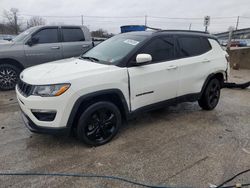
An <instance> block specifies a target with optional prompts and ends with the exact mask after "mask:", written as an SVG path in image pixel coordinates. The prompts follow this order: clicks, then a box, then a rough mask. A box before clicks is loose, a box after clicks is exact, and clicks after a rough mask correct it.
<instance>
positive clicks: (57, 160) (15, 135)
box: [0, 70, 250, 188]
mask: <svg viewBox="0 0 250 188" xmlns="http://www.w3.org/2000/svg"><path fill="white" fill-rule="evenodd" d="M231 80H233V81H238V82H243V81H249V80H250V71H249V70H240V71H232V76H231ZM248 168H250V89H249V88H248V89H246V90H240V89H223V90H222V95H221V100H220V103H219V104H218V106H217V108H216V109H215V110H213V111H203V110H201V109H200V107H199V106H198V104H197V103H183V104H179V105H177V106H173V107H168V108H165V109H161V110H157V111H153V112H150V113H146V114H143V115H141V116H139V117H138V118H136V119H134V120H132V121H129V122H128V123H126V124H125V125H124V126H123V128H122V130H121V131H120V133H119V134H118V136H117V137H116V138H115V139H114V140H113V141H112V142H110V143H108V144H106V145H104V146H101V147H97V148H90V147H86V146H85V145H84V144H82V143H80V142H78V141H77V140H76V139H75V138H73V137H58V136H49V135H39V134H33V133H31V132H29V130H27V129H26V127H25V126H24V124H23V122H22V120H21V117H20V111H19V108H18V105H17V103H16V99H15V93H14V92H13V91H11V92H1V93H0V171H1V172H66V173H93V174H99V175H114V176H121V177H125V178H129V179H131V180H136V181H139V182H143V183H148V184H155V185H169V186H178V187H180V186H182V187H204V188H205V187H208V186H209V184H210V183H211V184H219V183H221V182H223V181H224V180H226V179H228V178H230V177H231V176H232V175H234V174H235V173H237V172H239V171H242V170H245V169H248ZM249 177H250V173H248V174H245V175H243V176H241V177H239V178H238V179H236V181H233V182H232V183H236V182H242V183H243V182H245V183H246V182H249V183H250V178H249ZM0 187H85V188H87V187H95V188H106V187H136V186H134V185H131V184H128V183H123V182H119V181H111V180H102V179H95V178H92V179H85V178H74V177H38V176H35V177H34V176H32V177H27V176H26V177H24V176H17V177H11V176H4V177H3V176H0Z"/></svg>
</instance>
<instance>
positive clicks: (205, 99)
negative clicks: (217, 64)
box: [198, 78, 221, 110]
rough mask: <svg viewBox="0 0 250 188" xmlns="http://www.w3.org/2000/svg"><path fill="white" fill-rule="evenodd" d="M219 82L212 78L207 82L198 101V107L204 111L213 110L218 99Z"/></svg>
mask: <svg viewBox="0 0 250 188" xmlns="http://www.w3.org/2000/svg"><path fill="white" fill-rule="evenodd" d="M220 89H221V86H220V82H219V80H218V79H216V78H214V79H212V80H210V81H209V83H208V85H207V87H206V88H205V90H204V92H203V94H202V96H201V98H200V99H199V100H198V103H199V105H200V107H201V108H202V109H204V110H213V109H214V108H215V107H216V106H217V104H218V102H219V99H220Z"/></svg>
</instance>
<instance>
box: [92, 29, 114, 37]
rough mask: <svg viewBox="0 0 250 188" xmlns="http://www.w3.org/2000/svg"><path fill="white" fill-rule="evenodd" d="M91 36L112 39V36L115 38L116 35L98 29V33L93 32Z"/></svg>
mask: <svg viewBox="0 0 250 188" xmlns="http://www.w3.org/2000/svg"><path fill="white" fill-rule="evenodd" d="M91 36H92V37H103V38H110V37H112V36H114V34H112V33H108V32H107V31H106V30H104V29H98V30H96V31H92V32H91Z"/></svg>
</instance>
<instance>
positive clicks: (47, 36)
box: [33, 28, 58, 44]
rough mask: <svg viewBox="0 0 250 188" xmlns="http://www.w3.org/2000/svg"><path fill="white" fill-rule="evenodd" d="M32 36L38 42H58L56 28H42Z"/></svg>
mask: <svg viewBox="0 0 250 188" xmlns="http://www.w3.org/2000/svg"><path fill="white" fill-rule="evenodd" d="M33 38H36V39H37V40H38V42H37V43H38V44H43V43H56V42H58V33H57V28H49V29H43V30H41V31H39V32H38V33H36V34H35V35H34V36H33Z"/></svg>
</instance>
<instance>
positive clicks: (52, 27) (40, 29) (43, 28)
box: [26, 26, 61, 45]
mask: <svg viewBox="0 0 250 188" xmlns="http://www.w3.org/2000/svg"><path fill="white" fill-rule="evenodd" d="M45 29H57V39H58V42H56V43H60V42H61V41H60V32H59V27H58V26H46V27H41V28H39V29H38V30H37V31H35V32H34V33H32V34H31V36H30V38H28V39H27V41H28V40H30V39H31V38H32V37H33V36H34V35H36V34H37V33H38V32H40V31H42V30H45ZM26 43H27V42H26ZM41 44H54V42H53V43H38V45H41Z"/></svg>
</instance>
